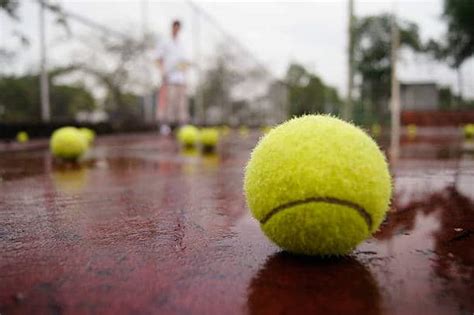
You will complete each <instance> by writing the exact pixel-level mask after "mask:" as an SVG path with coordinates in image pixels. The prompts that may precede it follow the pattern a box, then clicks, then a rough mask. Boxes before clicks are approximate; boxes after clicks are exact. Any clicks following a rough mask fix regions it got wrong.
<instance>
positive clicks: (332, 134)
mask: <svg viewBox="0 0 474 315" xmlns="http://www.w3.org/2000/svg"><path fill="white" fill-rule="evenodd" d="M391 190H392V188H391V178H390V174H389V170H388V166H387V163H386V160H385V156H384V154H383V153H382V152H381V151H380V149H379V147H378V146H377V144H376V143H375V142H374V141H373V140H372V138H370V137H369V136H368V135H367V134H366V133H365V132H364V131H362V130H361V129H359V128H358V127H356V126H354V125H352V124H350V123H347V122H344V121H342V120H340V119H337V118H334V117H330V116H323V115H309V116H303V117H300V118H294V119H291V120H289V121H287V122H285V123H283V124H281V125H279V126H277V127H276V128H273V129H272V130H271V131H270V133H268V134H267V135H266V136H264V137H263V138H262V139H261V140H260V141H259V143H258V145H257V146H256V147H255V149H254V150H253V152H252V154H251V157H250V160H249V162H248V164H247V166H246V170H245V178H244V191H245V196H246V200H247V204H248V206H249V208H250V210H251V212H252V215H253V216H254V217H255V218H256V219H257V220H258V221H259V222H260V226H261V228H262V230H263V232H264V233H265V234H266V235H267V236H268V238H270V239H271V240H272V241H273V242H274V243H275V244H277V245H278V246H280V247H281V248H283V249H285V250H287V251H290V252H294V253H299V254H307V255H342V254H346V253H348V252H350V251H351V250H352V249H354V248H355V247H356V246H357V245H358V244H359V243H360V242H362V241H363V240H364V239H366V238H367V237H369V236H370V235H371V234H372V233H373V232H375V231H376V230H377V229H378V227H379V225H380V223H381V222H382V220H383V219H384V217H385V214H386V211H387V209H388V207H389V202H390V196H391Z"/></svg>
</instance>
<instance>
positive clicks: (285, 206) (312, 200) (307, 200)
mask: <svg viewBox="0 0 474 315" xmlns="http://www.w3.org/2000/svg"><path fill="white" fill-rule="evenodd" d="M307 203H329V204H335V205H340V206H345V207H347V208H351V209H353V210H355V211H356V212H357V213H359V215H360V216H361V217H362V218H363V219H364V221H365V223H366V224H367V226H368V228H369V231H371V230H372V217H371V216H370V214H369V213H368V212H367V210H365V209H364V207H362V206H360V205H358V204H356V203H355V202H352V201H349V200H344V199H339V198H336V197H329V196H326V197H310V198H305V199H302V200H294V201H290V202H287V203H285V204H282V205H279V206H277V207H275V208H273V209H272V210H271V211H270V212H268V213H267V214H266V215H265V216H264V217H263V218H262V219H261V220H260V224H262V225H263V224H265V223H267V222H268V220H270V219H271V218H272V217H273V216H274V215H276V214H278V213H280V212H282V211H284V210H287V209H289V208H292V207H296V206H300V205H303V204H307Z"/></svg>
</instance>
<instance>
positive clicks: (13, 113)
mask: <svg viewBox="0 0 474 315" xmlns="http://www.w3.org/2000/svg"><path fill="white" fill-rule="evenodd" d="M52 76H53V77H54V75H53V74H52ZM38 82H39V77H38V75H25V76H19V77H15V76H10V77H3V78H0V108H1V109H2V111H1V114H0V119H1V120H2V121H5V122H7V121H8V122H19V121H31V120H32V118H33V117H37V118H38V119H39V117H40V112H39V111H40V108H41V106H40V97H39V83H38ZM50 89H51V90H50V92H51V95H50V96H51V114H52V118H53V119H55V120H73V119H74V118H75V116H76V114H77V113H78V112H79V111H91V110H93V109H94V108H95V107H96V103H95V100H94V98H93V97H92V95H91V94H90V93H89V91H87V90H86V89H85V88H84V87H82V86H67V85H53V84H50Z"/></svg>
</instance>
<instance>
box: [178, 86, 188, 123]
mask: <svg viewBox="0 0 474 315" xmlns="http://www.w3.org/2000/svg"><path fill="white" fill-rule="evenodd" d="M177 94H178V97H177V98H178V119H179V123H180V124H181V125H184V124H187V123H189V111H188V99H187V96H186V86H185V85H180V86H178V93H177Z"/></svg>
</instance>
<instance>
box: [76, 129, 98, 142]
mask: <svg viewBox="0 0 474 315" xmlns="http://www.w3.org/2000/svg"><path fill="white" fill-rule="evenodd" d="M79 131H80V132H81V133H82V135H83V136H84V137H85V138H86V140H87V144H88V145H89V146H90V145H92V144H93V143H94V140H95V131H94V130H92V129H89V128H79Z"/></svg>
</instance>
